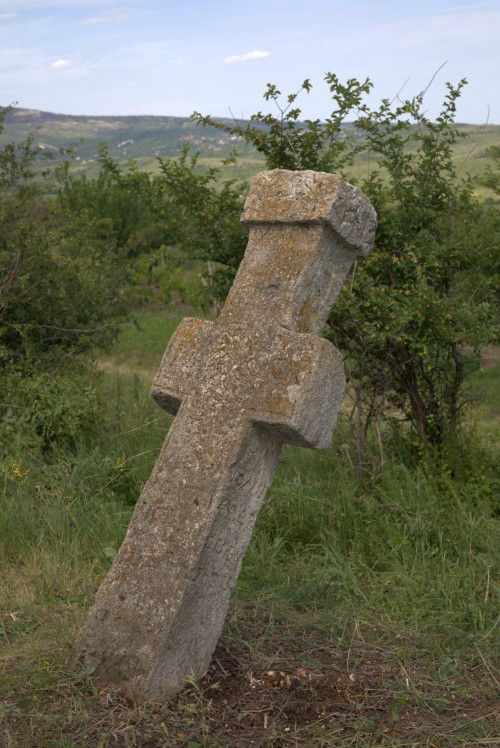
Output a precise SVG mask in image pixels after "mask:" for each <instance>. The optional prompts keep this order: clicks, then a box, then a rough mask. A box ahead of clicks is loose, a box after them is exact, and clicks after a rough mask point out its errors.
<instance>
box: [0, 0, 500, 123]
mask: <svg viewBox="0 0 500 748" xmlns="http://www.w3.org/2000/svg"><path fill="white" fill-rule="evenodd" d="M499 39H500V2H498V0H484V1H483V2H474V1H472V2H464V1H463V0H418V1H417V0H372V2H367V0H350V1H346V0H342V2H341V0H300V2H299V1H298V0H246V1H245V2H241V1H240V0H125V4H123V5H121V4H120V5H118V4H115V3H113V2H111V3H109V2H105V1H104V0H0V92H1V99H0V104H1V105H3V106H5V105H7V104H11V103H13V102H17V105H18V106H20V107H23V108H26V109H40V110H43V111H48V112H56V113H60V114H74V115H76V114H86V115H130V114H136V115H146V114H149V115H170V116H180V117H188V116H189V115H190V114H191V113H192V112H193V111H194V110H196V111H199V112H201V113H202V114H204V115H207V114H210V115H212V116H219V117H230V116H234V117H235V118H236V119H240V118H249V117H250V115H251V114H254V113H256V112H257V111H259V110H262V111H264V112H268V111H272V103H267V102H265V100H264V99H263V93H264V92H265V90H266V84H267V83H273V84H275V85H276V86H277V87H278V89H279V90H280V91H281V92H282V93H283V95H284V97H285V98H286V95H287V94H289V93H294V92H296V91H298V89H299V88H300V86H301V84H302V82H303V81H304V80H305V79H306V78H308V79H310V81H311V83H312V86H313V88H312V90H311V92H310V93H309V94H303V95H301V97H300V98H299V99H298V101H297V103H298V106H300V108H301V109H302V118H303V119H305V118H308V119H316V118H320V119H324V118H325V117H327V116H328V115H329V114H330V112H331V111H332V110H333V109H334V102H332V99H331V94H330V91H329V87H328V86H327V84H326V82H325V81H324V77H325V74H326V73H327V72H332V73H335V74H336V75H337V76H338V77H339V78H340V80H341V81H343V82H345V81H347V79H349V78H357V79H358V80H362V81H364V80H365V78H367V77H369V78H370V80H371V81H372V83H373V84H374V87H373V90H372V93H371V94H370V96H369V98H368V99H367V102H368V103H369V104H370V105H371V106H372V107H375V106H376V105H377V103H378V102H380V100H381V99H383V98H388V99H390V100H392V99H394V97H396V96H397V95H398V94H399V97H400V98H411V97H413V96H414V95H416V94H418V93H419V92H420V91H423V90H424V89H426V88H427V86H428V85H429V83H430V82H431V80H432V79H433V76H435V77H434V80H432V84H431V85H430V86H429V88H428V90H427V92H426V95H425V100H424V101H425V108H426V109H427V111H428V114H429V116H431V117H432V118H435V117H436V116H438V115H439V111H440V107H441V104H442V102H443V99H444V97H445V95H446V92H447V89H446V82H447V81H449V82H451V83H453V84H456V83H458V82H459V81H460V80H461V79H462V78H467V81H468V85H467V86H466V87H465V89H464V91H463V94H462V96H461V97H460V100H459V103H458V107H457V121H459V122H469V123H473V124H484V123H485V122H489V123H490V124H500V86H499V85H498V76H499V73H500V42H499Z"/></svg>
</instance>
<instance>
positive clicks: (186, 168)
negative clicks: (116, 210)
mask: <svg viewBox="0 0 500 748" xmlns="http://www.w3.org/2000/svg"><path fill="white" fill-rule="evenodd" d="M197 160H198V156H197V155H195V156H189V153H188V148H187V147H185V148H184V149H183V151H182V155H181V157H180V158H179V159H178V160H174V159H158V162H159V165H160V169H161V175H160V176H157V177H151V176H150V175H147V174H144V173H143V172H140V171H139V170H138V168H137V165H136V164H134V163H133V162H132V163H131V164H130V168H129V170H128V171H127V172H125V173H123V172H122V171H121V170H120V169H119V167H118V166H117V164H116V163H115V162H114V161H113V159H112V158H111V157H110V156H109V154H108V152H107V149H106V146H105V145H104V144H102V146H101V151H100V161H101V164H102V166H103V169H104V170H105V172H106V173H107V174H109V175H110V176H111V177H112V178H113V180H114V181H115V183H116V184H117V185H119V186H120V187H121V188H123V189H127V190H129V191H130V192H132V193H135V194H137V195H140V197H141V199H142V200H143V201H144V203H145V204H146V205H147V207H148V209H149V210H150V211H151V212H152V213H153V214H154V215H156V216H157V217H158V218H159V219H160V220H165V218H166V217H168V220H169V222H170V226H172V227H173V228H172V231H173V233H174V234H175V237H176V241H177V242H178V243H179V244H180V245H181V247H182V248H183V250H184V251H185V252H186V253H187V255H188V256H189V257H190V258H191V259H193V260H195V261H201V262H206V263H207V268H206V270H205V271H204V272H203V273H202V276H203V278H204V280H205V281H206V283H207V285H208V286H209V288H210V292H211V294H212V296H213V298H214V299H216V300H223V299H224V298H225V297H226V295H227V292H228V291H229V288H230V287H231V283H232V279H233V278H234V275H235V273H236V270H237V269H238V266H239V263H240V262H241V259H242V257H243V254H244V251H245V246H246V236H247V234H246V230H245V229H244V228H243V227H242V226H241V224H240V222H239V218H240V215H241V212H242V210H243V204H244V193H245V185H237V184H236V183H235V182H234V181H232V180H230V181H227V182H224V184H223V185H222V186H221V185H220V184H219V183H218V182H217V179H218V177H219V174H220V170H219V169H216V168H210V169H207V170H205V171H204V172H203V173H198V172H197V171H196V165H197Z"/></svg>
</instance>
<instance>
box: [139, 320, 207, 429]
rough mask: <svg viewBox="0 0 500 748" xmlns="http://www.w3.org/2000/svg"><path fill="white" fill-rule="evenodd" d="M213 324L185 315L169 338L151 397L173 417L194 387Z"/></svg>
mask: <svg viewBox="0 0 500 748" xmlns="http://www.w3.org/2000/svg"><path fill="white" fill-rule="evenodd" d="M213 324H214V323H213V322H210V321H208V320H202V319H196V318H194V317H186V318H185V319H183V320H182V322H181V323H180V325H179V326H178V327H177V329H176V330H175V332H174V334H173V335H172V337H171V338H170V342H169V344H168V347H167V350H166V351H165V353H164V354H163V358H162V360H161V364H160V368H159V369H158V371H157V373H156V376H155V378H154V380H153V384H152V387H151V396H152V397H153V399H154V400H155V401H156V402H157V403H158V405H159V406H160V407H162V408H164V409H165V410H166V411H167V412H168V413H171V414H172V415H174V416H175V415H177V411H178V410H179V408H180V406H181V402H182V400H183V399H184V397H185V396H186V395H187V394H188V392H190V391H191V389H193V384H192V382H193V381H194V380H193V377H194V373H195V371H196V368H197V366H198V363H199V361H200V360H201V357H202V349H203V344H204V342H205V341H206V340H207V338H208V337H209V335H210V333H211V331H212V327H213Z"/></svg>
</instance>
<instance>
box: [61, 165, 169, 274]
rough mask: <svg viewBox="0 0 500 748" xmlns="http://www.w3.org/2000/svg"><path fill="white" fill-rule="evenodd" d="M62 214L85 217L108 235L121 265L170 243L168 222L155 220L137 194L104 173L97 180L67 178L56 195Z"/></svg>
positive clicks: (81, 177) (83, 177)
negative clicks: (109, 234) (108, 233)
mask: <svg viewBox="0 0 500 748" xmlns="http://www.w3.org/2000/svg"><path fill="white" fill-rule="evenodd" d="M58 200H59V205H60V206H61V210H62V211H63V213H65V214H69V215H75V216H83V217H88V219H89V220H90V221H92V222H93V223H94V224H95V226H96V227H102V229H101V230H103V231H105V230H106V226H108V227H109V228H108V230H109V231H110V232H111V234H112V236H113V238H114V241H115V245H116V249H115V253H116V255H117V257H118V258H119V259H121V260H122V261H123V262H125V263H126V262H127V261H128V260H130V259H133V258H136V257H138V256H140V255H142V254H145V253H154V252H156V251H157V250H158V249H159V248H160V247H161V246H162V245H164V244H166V243H168V241H169V239H170V240H171V237H170V233H171V232H169V226H168V223H166V222H165V221H162V222H160V221H158V220H156V219H155V217H154V216H153V215H152V214H151V213H150V211H149V210H148V208H147V206H146V205H145V203H144V201H143V200H142V199H141V197H140V196H139V195H137V194H136V193H134V192H131V191H129V190H127V189H123V188H122V187H120V186H119V185H117V184H115V182H113V181H112V180H111V179H110V178H109V177H108V176H107V175H106V174H105V173H103V172H102V173H101V174H100V175H99V177H98V178H97V179H88V178H87V177H86V176H85V175H84V176H80V177H74V176H70V175H67V176H66V178H65V180H64V181H63V183H62V185H61V186H60V188H59V193H58Z"/></svg>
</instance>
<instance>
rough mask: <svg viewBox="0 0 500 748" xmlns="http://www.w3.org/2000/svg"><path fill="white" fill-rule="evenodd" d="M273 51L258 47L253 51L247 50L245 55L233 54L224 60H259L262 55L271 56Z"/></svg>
mask: <svg viewBox="0 0 500 748" xmlns="http://www.w3.org/2000/svg"><path fill="white" fill-rule="evenodd" d="M270 54H271V53H270V52H260V51H259V50H258V49H256V50H254V51H253V52H247V53H246V54H244V55H231V57H226V59H225V60H224V62H229V63H231V62H243V61H244V60H259V59H260V58H261V57H269V55H270Z"/></svg>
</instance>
